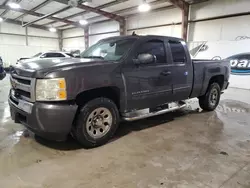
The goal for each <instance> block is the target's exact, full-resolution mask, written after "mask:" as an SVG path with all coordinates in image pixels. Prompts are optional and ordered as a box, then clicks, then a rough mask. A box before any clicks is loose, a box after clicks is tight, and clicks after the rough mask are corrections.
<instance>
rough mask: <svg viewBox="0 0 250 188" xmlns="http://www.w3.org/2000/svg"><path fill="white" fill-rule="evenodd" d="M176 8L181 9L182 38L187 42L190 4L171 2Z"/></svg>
mask: <svg viewBox="0 0 250 188" xmlns="http://www.w3.org/2000/svg"><path fill="white" fill-rule="evenodd" d="M169 2H171V3H172V4H173V5H174V6H176V7H178V8H180V9H181V14H182V21H181V28H182V38H183V39H184V40H185V41H187V33H188V16H189V3H187V2H186V1H184V0H169Z"/></svg>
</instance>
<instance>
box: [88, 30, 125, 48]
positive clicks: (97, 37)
mask: <svg viewBox="0 0 250 188" xmlns="http://www.w3.org/2000/svg"><path fill="white" fill-rule="evenodd" d="M119 35H120V33H118V32H117V33H109V34H102V35H94V36H90V37H89V45H93V44H95V43H97V42H98V41H99V40H101V39H104V38H107V37H114V36H119Z"/></svg>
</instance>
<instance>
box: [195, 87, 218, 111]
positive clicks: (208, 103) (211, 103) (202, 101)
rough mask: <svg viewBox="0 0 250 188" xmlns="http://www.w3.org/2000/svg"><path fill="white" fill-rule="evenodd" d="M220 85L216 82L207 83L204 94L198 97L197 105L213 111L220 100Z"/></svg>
mask: <svg viewBox="0 0 250 188" xmlns="http://www.w3.org/2000/svg"><path fill="white" fill-rule="evenodd" d="M220 93H221V90H220V86H219V84H218V83H212V84H210V85H209V87H208V90H207V92H206V93H205V95H203V96H201V97H199V105H200V107H201V108H202V109H203V110H206V111H213V110H214V109H215V108H216V107H217V106H218V104H219V102H220Z"/></svg>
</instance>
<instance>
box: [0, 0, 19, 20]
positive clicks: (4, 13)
mask: <svg viewBox="0 0 250 188" xmlns="http://www.w3.org/2000/svg"><path fill="white" fill-rule="evenodd" d="M8 1H9V0H6V1H4V3H3V4H2V5H3V6H5V5H7V3H8ZM21 1H22V0H17V1H16V2H17V3H20V2H21ZM8 12H9V10H7V9H6V10H5V11H4V12H3V13H2V14H1V15H0V17H3V16H4V15H6V14H7V13H8Z"/></svg>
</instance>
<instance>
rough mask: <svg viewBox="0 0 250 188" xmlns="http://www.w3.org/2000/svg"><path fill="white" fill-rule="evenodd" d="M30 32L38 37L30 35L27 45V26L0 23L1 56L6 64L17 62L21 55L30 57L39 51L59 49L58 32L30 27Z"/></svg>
mask: <svg viewBox="0 0 250 188" xmlns="http://www.w3.org/2000/svg"><path fill="white" fill-rule="evenodd" d="M1 33H10V34H1ZM15 34H18V35H15ZM28 34H29V35H34V36H38V37H28V46H26V37H25V28H23V27H21V26H19V25H15V24H8V23H2V24H0V56H2V58H3V60H4V63H5V66H9V65H11V64H15V63H16V61H17V59H19V58H21V57H30V56H32V55H34V54H36V53H38V52H43V51H48V50H58V49H59V43H58V39H57V37H58V36H57V33H51V32H49V31H44V30H41V29H35V28H30V27H29V28H28ZM40 36H44V37H55V38H54V39H53V38H43V37H40Z"/></svg>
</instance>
